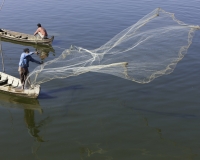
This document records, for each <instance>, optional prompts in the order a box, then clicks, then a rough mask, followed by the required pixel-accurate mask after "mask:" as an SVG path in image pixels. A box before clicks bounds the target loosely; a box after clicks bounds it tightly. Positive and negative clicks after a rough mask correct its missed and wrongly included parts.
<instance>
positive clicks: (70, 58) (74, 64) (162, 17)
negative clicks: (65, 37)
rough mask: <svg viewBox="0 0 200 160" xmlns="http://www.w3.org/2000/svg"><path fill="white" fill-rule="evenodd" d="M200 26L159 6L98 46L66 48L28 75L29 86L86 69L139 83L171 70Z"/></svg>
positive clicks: (83, 71) (72, 74)
mask: <svg viewBox="0 0 200 160" xmlns="http://www.w3.org/2000/svg"><path fill="white" fill-rule="evenodd" d="M197 29H199V26H193V25H188V24H185V23H183V22H181V21H179V20H177V19H176V18H175V17H174V14H172V13H169V12H166V11H164V10H162V9H160V8H158V9H155V10H154V11H152V12H151V13H149V14H147V15H146V16H144V17H143V18H142V19H140V20H139V21H138V22H137V23H136V24H134V25H132V26H130V27H129V28H127V29H125V30H123V31H122V32H120V33H119V34H117V35H116V36H115V37H114V38H112V39H111V40H110V41H108V42H107V43H106V44H104V45H103V46H101V47H100V48H97V49H94V50H87V49H84V48H81V47H76V46H74V47H71V48H70V49H66V50H64V51H63V53H62V54H61V55H60V56H59V57H58V58H56V59H54V60H51V61H48V62H46V63H44V64H43V65H41V66H38V67H36V68H35V69H34V71H33V72H32V73H31V74H30V76H29V78H30V80H31V83H32V85H36V84H41V83H44V82H46V81H50V80H52V79H55V78H67V77H70V76H77V75H80V74H82V73H86V72H99V73H105V74H110V75H114V76H117V77H121V78H124V79H128V80H131V81H134V82H138V83H148V82H151V81H152V80H153V79H155V78H157V77H159V76H162V75H165V74H169V73H171V72H172V71H173V70H174V68H175V67H176V64H177V63H178V62H179V61H180V60H181V59H182V58H183V57H184V55H185V54H186V53H187V49H188V48H189V46H190V44H191V43H192V38H193V35H194V34H193V33H194V31H195V30H197Z"/></svg>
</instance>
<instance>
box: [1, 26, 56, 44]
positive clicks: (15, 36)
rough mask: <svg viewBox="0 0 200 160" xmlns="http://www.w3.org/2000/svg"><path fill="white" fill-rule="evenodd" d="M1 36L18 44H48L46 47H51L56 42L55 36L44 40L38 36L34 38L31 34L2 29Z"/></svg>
mask: <svg viewBox="0 0 200 160" xmlns="http://www.w3.org/2000/svg"><path fill="white" fill-rule="evenodd" d="M0 36H1V37H2V38H5V39H10V40H13V41H18V42H25V43H34V44H46V45H50V44H51V43H52V42H53V40H54V36H52V37H51V38H46V39H42V38H40V37H38V36H34V35H31V34H26V33H20V32H15V31H10V30H6V29H0Z"/></svg>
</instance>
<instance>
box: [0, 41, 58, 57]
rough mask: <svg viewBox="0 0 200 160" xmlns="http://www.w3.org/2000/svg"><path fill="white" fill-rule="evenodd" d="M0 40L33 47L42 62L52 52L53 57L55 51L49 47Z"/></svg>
mask: <svg viewBox="0 0 200 160" xmlns="http://www.w3.org/2000/svg"><path fill="white" fill-rule="evenodd" d="M1 40H2V41H4V42H9V43H14V44H19V45H22V46H30V47H33V48H35V50H36V51H38V52H39V54H38V55H39V57H40V59H41V60H44V59H45V58H47V57H48V56H49V53H50V52H52V53H53V56H55V49H54V48H53V46H51V45H41V44H40V45H38V44H34V43H24V42H18V41H14V40H9V39H5V38H1Z"/></svg>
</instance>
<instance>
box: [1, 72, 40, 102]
mask: <svg viewBox="0 0 200 160" xmlns="http://www.w3.org/2000/svg"><path fill="white" fill-rule="evenodd" d="M0 91H3V92H7V93H10V94H15V95H18V96H23V97H27V98H37V97H38V95H39V92H40V85H36V86H34V87H30V88H28V89H21V82H20V79H19V78H16V77H13V76H10V75H8V74H6V73H3V72H0Z"/></svg>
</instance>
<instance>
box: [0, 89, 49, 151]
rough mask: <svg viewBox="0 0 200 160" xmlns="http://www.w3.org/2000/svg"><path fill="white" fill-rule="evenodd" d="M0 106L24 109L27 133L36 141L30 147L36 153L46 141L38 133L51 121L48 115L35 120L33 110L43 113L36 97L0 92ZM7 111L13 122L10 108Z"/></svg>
mask: <svg viewBox="0 0 200 160" xmlns="http://www.w3.org/2000/svg"><path fill="white" fill-rule="evenodd" d="M0 106H1V107H6V108H11V109H12V108H18V109H23V110H24V122H25V124H26V127H27V129H28V133H29V134H30V135H31V137H33V138H34V140H35V142H36V143H37V144H33V145H34V146H36V147H33V148H32V150H33V153H34V154H36V152H37V151H38V149H39V147H40V145H41V142H47V140H45V139H44V138H43V136H41V135H40V132H41V130H42V127H44V126H45V125H47V124H49V123H50V121H51V119H50V117H49V116H47V117H45V118H43V119H42V120H40V121H39V122H36V119H35V111H38V112H39V113H40V115H42V114H43V110H42V108H41V106H40V104H39V101H38V100H37V99H29V98H23V97H18V96H15V95H10V94H8V93H4V92H0ZM9 113H10V115H11V121H12V124H13V121H14V118H13V116H12V114H11V112H10V110H9ZM34 148H35V149H34Z"/></svg>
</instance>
